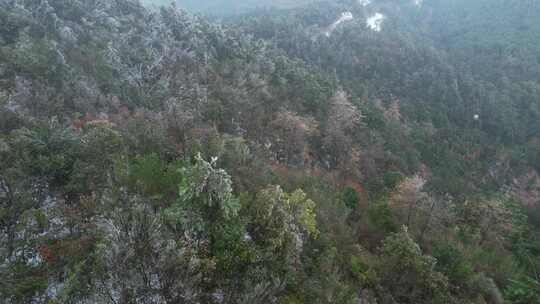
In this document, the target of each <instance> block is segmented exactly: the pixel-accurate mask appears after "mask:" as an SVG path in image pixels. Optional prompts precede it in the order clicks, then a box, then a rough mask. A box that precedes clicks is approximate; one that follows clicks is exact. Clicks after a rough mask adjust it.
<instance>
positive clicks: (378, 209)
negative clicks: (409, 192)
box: [367, 202, 397, 233]
mask: <svg viewBox="0 0 540 304" xmlns="http://www.w3.org/2000/svg"><path fill="white" fill-rule="evenodd" d="M367 216H368V221H369V223H370V225H371V226H373V228H374V229H377V230H382V231H384V232H385V233H390V232H395V231H397V225H396V223H394V220H393V216H392V210H391V209H390V206H389V205H388V204H387V203H383V202H381V203H375V204H372V205H371V206H370V207H369V209H368V210H367Z"/></svg>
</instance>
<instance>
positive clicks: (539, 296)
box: [505, 277, 540, 304]
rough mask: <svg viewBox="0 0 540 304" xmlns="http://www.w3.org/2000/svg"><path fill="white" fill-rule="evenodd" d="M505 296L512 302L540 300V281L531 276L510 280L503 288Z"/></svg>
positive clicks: (523, 302) (519, 303)
mask: <svg viewBox="0 0 540 304" xmlns="http://www.w3.org/2000/svg"><path fill="white" fill-rule="evenodd" d="M505 298H506V299H507V301H508V302H509V303H512V304H526V303H538V302H540V283H539V282H538V281H536V280H534V279H532V278H529V277H525V278H522V279H521V280H511V281H510V284H509V285H508V286H507V287H506V289H505Z"/></svg>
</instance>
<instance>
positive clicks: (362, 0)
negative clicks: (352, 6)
mask: <svg viewBox="0 0 540 304" xmlns="http://www.w3.org/2000/svg"><path fill="white" fill-rule="evenodd" d="M358 4H360V5H361V6H368V5H370V4H371V0H358Z"/></svg>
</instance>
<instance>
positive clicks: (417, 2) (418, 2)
mask: <svg viewBox="0 0 540 304" xmlns="http://www.w3.org/2000/svg"><path fill="white" fill-rule="evenodd" d="M423 3H424V0H414V5H416V6H422V4H423Z"/></svg>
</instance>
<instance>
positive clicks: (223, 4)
mask: <svg viewBox="0 0 540 304" xmlns="http://www.w3.org/2000/svg"><path fill="white" fill-rule="evenodd" d="M142 2H144V3H154V4H158V5H162V4H169V3H170V2H171V1H170V0H143V1H142ZM312 2H315V0H296V1H293V0H241V1H239V0H208V1H197V0H177V3H178V5H179V6H180V7H181V8H184V9H186V10H188V11H192V12H198V13H208V14H212V15H231V14H240V13H245V12H247V11H249V10H251V9H255V8H265V7H277V8H294V7H298V6H302V5H305V4H308V3H312Z"/></svg>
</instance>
